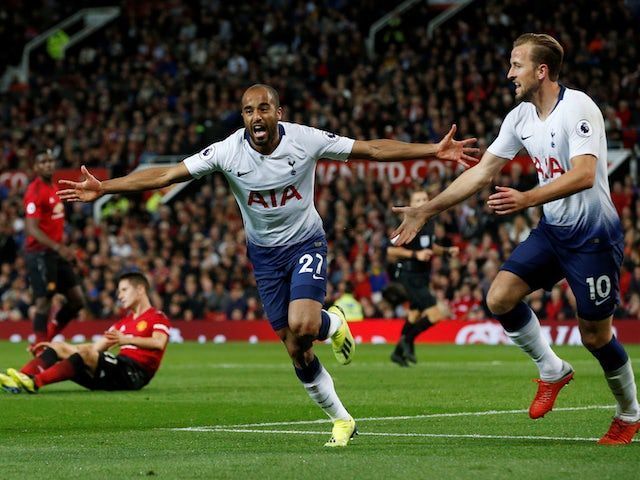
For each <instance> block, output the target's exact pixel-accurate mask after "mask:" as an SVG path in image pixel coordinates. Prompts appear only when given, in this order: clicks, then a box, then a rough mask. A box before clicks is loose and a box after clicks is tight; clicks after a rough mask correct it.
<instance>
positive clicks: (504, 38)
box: [0, 0, 640, 343]
mask: <svg viewBox="0 0 640 480" xmlns="http://www.w3.org/2000/svg"><path fill="white" fill-rule="evenodd" d="M446 3H452V2H446ZM83 4H84V2H73V1H70V2H69V1H67V2H61V1H54V0H50V1H32V2H19V1H8V2H3V5H2V6H0V20H1V22H2V23H1V24H0V44H2V45H5V46H11V48H3V49H2V51H1V52H0V62H1V63H0V72H3V71H5V70H6V69H7V67H8V66H10V65H15V64H16V63H17V62H18V61H19V60H20V56H21V52H22V47H23V46H24V45H25V44H26V43H27V41H29V40H30V39H32V38H34V37H36V36H37V35H38V34H39V33H41V32H44V31H46V30H47V29H48V28H50V27H52V26H54V25H55V24H57V23H58V22H59V21H61V20H63V19H64V18H67V17H68V16H69V15H71V14H73V13H74V12H76V11H77V10H79V9H80V8H81V7H82V6H84V5H83ZM94 4H96V5H100V4H104V5H113V2H110V3H106V2H94ZM638 4H639V2H637V1H626V2H625V1H622V0H619V1H614V2H607V1H597V2H587V1H578V2H551V1H541V2H535V4H533V3H532V2H526V1H520V0H511V1H501V2H497V1H491V0H487V1H483V0H478V1H475V2H471V6H468V7H466V8H463V9H461V10H460V11H459V12H458V13H456V14H455V15H454V16H452V18H450V19H448V20H447V21H446V22H444V23H443V24H441V25H440V26H439V27H438V28H436V29H435V30H434V31H433V32H432V36H431V37H430V30H429V28H428V26H429V25H430V22H431V21H433V20H434V19H436V18H437V16H438V15H439V14H441V13H442V12H443V11H445V10H446V8H447V6H448V5H440V4H437V5H432V6H429V5H428V4H427V3H426V2H415V5H413V6H412V7H411V8H409V9H408V10H407V11H406V12H405V13H403V14H400V15H397V16H396V17H394V18H393V19H392V20H391V21H390V22H388V24H386V26H385V27H384V28H382V29H381V30H380V31H379V32H378V33H377V35H376V37H375V47H374V50H373V52H371V51H370V50H368V47H369V45H368V44H367V37H368V34H369V29H370V27H371V26H372V24H374V22H375V21H376V20H377V19H379V18H380V17H382V16H384V15H385V14H386V13H388V10H389V2H383V1H375V0H364V1H359V2H350V1H346V0H344V1H342V0H326V1H319V0H318V1H313V0H309V1H294V0H291V1H289V0H272V1H261V2H257V1H246V2H233V3H230V2H216V1H212V2H206V1H202V2H197V1H191V2H189V1H179V0H170V1H154V2H135V3H132V2H122V3H121V4H120V7H121V14H120V16H118V17H117V19H115V20H113V21H112V22H110V23H108V24H107V25H106V26H105V27H104V28H101V29H99V30H97V31H95V32H94V33H92V34H91V35H90V36H88V37H87V38H85V39H84V40H83V41H81V42H79V43H78V44H76V45H74V46H72V47H70V48H69V49H67V51H66V52H65V55H64V56H63V57H61V58H57V57H59V51H57V50H56V48H55V44H53V45H52V42H49V44H48V45H47V44H44V45H43V46H42V47H40V48H37V49H36V50H35V51H34V52H33V53H32V54H31V56H30V69H29V75H28V78H27V79H26V81H23V80H24V79H20V78H17V77H14V78H9V81H8V82H7V83H6V87H7V90H6V91H4V92H2V94H1V98H2V101H1V104H0V106H1V108H0V142H1V143H0V146H1V148H0V171H1V177H0V180H1V184H0V330H1V331H2V332H3V333H2V335H1V336H2V338H8V337H9V335H10V334H20V335H24V333H26V332H27V331H28V330H29V329H30V326H29V325H30V323H29V322H28V319H29V318H30V317H31V316H32V315H33V312H32V310H31V304H32V299H31V294H30V291H29V288H28V281H27V276H26V269H25V264H24V259H23V257H22V254H21V247H22V244H23V242H24V220H23V212H22V192H23V189H24V187H25V186H26V184H25V181H26V179H28V178H31V171H30V161H31V160H32V159H33V157H34V155H35V153H36V152H38V151H41V150H42V149H44V148H51V149H53V151H54V152H55V154H56V156H57V159H58V167H59V168H61V169H65V170H64V172H65V174H66V175H75V174H77V173H74V172H77V170H78V168H79V166H80V165H83V164H84V165H87V166H88V167H89V168H90V169H96V171H97V172H99V173H100V175H102V176H103V177H112V176H118V175H123V174H126V173H127V172H129V171H131V170H132V169H134V168H137V167H139V166H141V165H142V166H144V165H147V164H150V163H151V162H154V161H156V160H157V157H159V156H173V158H178V159H180V158H182V157H184V156H186V155H188V154H190V153H192V152H194V151H197V150H199V149H201V148H202V147H204V146H206V145H208V144H209V143H212V142H214V141H217V140H219V139H221V138H223V137H224V136H226V135H227V134H229V133H231V132H233V131H234V130H235V129H237V128H239V127H240V126H241V119H240V114H239V108H238V102H239V98H240V95H241V93H242V91H243V90H244V89H245V88H246V87H247V86H249V85H251V84H253V83H257V82H262V83H268V84H271V85H273V86H274V87H275V88H276V89H277V90H278V91H279V92H280V96H281V102H282V104H283V105H284V107H285V119H286V120H288V121H294V122H299V123H305V124H309V125H312V126H316V127H318V128H322V129H326V130H330V131H334V132H336V133H339V134H341V135H346V136H350V137H354V138H359V139H368V138H394V139H399V140H404V141H412V142H435V141H438V140H439V139H440V138H441V137H442V136H443V134H444V133H445V132H446V131H447V130H448V128H449V126H450V125H451V124H452V123H457V125H458V129H459V136H463V137H467V136H476V137H478V138H479V143H480V146H481V148H483V149H484V148H486V146H487V145H488V144H489V143H490V142H491V140H492V139H493V138H494V137H495V135H496V134H497V131H498V129H499V127H500V121H501V119H502V118H503V116H504V115H505V114H506V113H507V112H508V111H509V110H510V109H511V108H512V106H513V94H512V92H511V88H510V86H509V84H508V82H507V80H506V78H505V72H506V70H507V58H508V52H509V50H510V48H511V42H512V40H513V39H514V38H515V37H517V36H518V35H519V34H520V33H522V32H523V31H545V32H549V33H551V34H554V35H556V36H557V37H558V38H559V39H560V41H561V42H562V43H563V45H564V47H565V49H566V62H565V65H564V68H563V71H562V74H561V78H562V79H563V80H564V83H566V84H567V85H568V86H571V87H575V88H578V89H583V90H586V91H587V92H588V93H589V94H590V95H591V96H592V97H593V98H594V99H595V101H596V102H597V103H598V105H599V106H600V107H601V109H602V112H603V115H604V117H605V122H606V127H607V135H608V139H609V146H610V148H611V149H615V150H616V153H615V154H614V153H613V152H612V157H615V158H618V157H619V158H621V159H622V161H621V163H620V164H619V165H615V167H616V168H615V170H614V171H613V172H612V174H611V176H610V182H611V186H612V196H613V199H614V203H615V205H616V208H617V210H618V212H619V213H620V215H621V218H622V220H623V224H624V228H625V263H624V266H623V271H622V278H621V291H622V294H623V302H622V305H621V306H620V308H619V309H618V311H616V314H615V315H616V317H617V318H619V319H627V321H625V322H619V325H620V326H622V325H624V327H619V328H623V329H624V330H625V332H626V331H628V332H630V333H629V335H631V336H633V337H634V338H635V336H636V335H640V327H639V325H640V324H638V323H637V322H638V321H639V320H640V195H639V190H638V178H637V167H636V164H637V156H638V152H639V141H640V67H639V65H640V52H639V51H638V47H637V46H638V45H640V32H639V31H638V29H637V25H638V22H639V20H640V16H639V15H640V14H639V5H638ZM525 7H526V8H525ZM541 19H544V20H541ZM72 28H73V27H72ZM67 33H69V34H72V33H73V32H72V31H68V32H67ZM63 41H64V40H63ZM372 53H373V55H372ZM5 78H6V77H5ZM336 166H337V164H333V163H326V164H325V163H322V164H321V165H320V167H319V169H318V176H319V178H318V187H317V191H316V204H317V208H318V210H319V212H320V214H321V216H322V218H323V220H324V226H325V229H326V231H327V234H328V238H329V244H330V249H329V251H330V257H329V261H330V266H329V280H330V281H329V291H328V296H327V303H328V304H330V303H331V302H333V301H334V300H335V299H337V298H338V297H340V296H341V295H343V294H344V292H345V289H346V286H347V282H349V283H351V284H352V285H353V293H354V295H355V297H356V298H357V299H358V301H359V302H360V303H361V304H362V306H363V310H364V314H365V317H367V318H375V319H387V320H377V321H376V322H377V323H372V322H364V323H363V324H362V325H363V326H358V325H355V326H354V331H355V333H356V334H360V335H361V336H363V337H364V338H365V339H366V340H368V341H374V342H375V341H376V339H378V340H380V338H381V337H380V336H379V335H378V336H376V328H380V329H382V330H384V331H388V332H397V331H398V330H399V328H397V324H396V323H394V322H392V321H390V320H388V319H394V318H398V317H400V316H402V314H403V311H402V307H400V308H398V309H395V310H394V308H392V307H391V306H390V305H388V304H387V303H386V302H385V301H384V300H383V299H382V298H381V295H380V292H381V290H382V288H384V286H385V285H386V284H387V283H388V281H389V278H390V270H389V267H390V266H389V265H388V264H387V262H386V258H385V249H386V246H387V245H388V238H389V232H390V231H391V230H392V229H393V227H394V226H396V225H397V224H398V221H399V220H398V218H396V216H395V215H393V214H392V213H391V206H392V205H400V204H405V203H406V202H407V195H408V193H409V192H410V191H411V190H412V189H414V188H425V189H426V190H427V191H428V192H429V194H430V195H435V194H437V193H438V192H439V191H441V190H442V189H443V188H445V187H446V186H447V185H448V183H449V182H450V181H451V179H452V178H453V177H454V175H455V173H456V172H455V171H454V170H453V169H452V167H451V166H450V165H444V164H441V163H439V162H429V163H425V162H422V163H420V164H411V163H409V164H407V165H405V166H395V167H385V168H386V169H379V168H377V167H375V166H372V165H355V166H354V167H353V168H352V169H351V170H349V171H348V172H345V171H340V172H338V171H336ZM58 175H61V174H60V173H59V174H58ZM389 177H392V178H393V181H392V182H391V181H389ZM498 183H500V184H508V185H511V186H514V187H515V188H519V189H527V188H530V187H531V186H533V185H535V183H536V178H535V172H534V171H533V170H532V168H531V167H530V164H529V163H528V161H527V159H520V160H519V161H514V162H512V163H511V164H510V165H509V166H508V168H507V169H506V170H505V172H504V175H503V178H501V179H500V181H499V182H498ZM165 194H169V195H171V196H173V198H172V199H171V200H170V201H168V202H167V203H166V204H163V203H161V202H160V200H161V198H162V195H165ZM488 194H489V190H488V189H487V190H486V191H484V192H481V193H480V194H478V195H477V196H475V197H473V198H471V199H469V200H468V201H467V202H465V203H464V204H462V205H460V206H458V207H456V208H454V209H452V210H451V211H449V212H447V213H445V214H441V215H439V216H438V217H437V222H438V226H437V235H438V238H439V242H440V243H442V244H444V245H459V246H460V247H461V252H462V253H461V256H460V257H459V258H458V259H447V258H445V259H440V258H436V259H434V261H433V262H432V275H431V284H432V288H433V290H434V291H435V292H436V293H437V295H438V296H439V297H440V298H441V299H443V300H445V301H446V302H448V303H449V305H450V307H451V310H452V312H453V316H454V317H455V318H456V319H457V321H456V322H453V323H450V325H457V326H456V327H455V328H456V331H459V330H460V329H462V328H464V325H465V324H464V323H463V322H467V321H470V320H483V319H486V318H487V311H486V308H485V306H484V304H483V298H484V295H485V294H486V292H487V290H488V286H489V284H490V282H491V280H492V279H493V277H494V276H495V274H496V271H497V268H498V267H499V265H500V264H501V262H502V261H503V260H504V259H505V258H506V257H507V256H508V255H509V253H510V252H511V251H512V250H513V248H514V246H515V245H517V244H518V243H519V242H520V241H521V240H523V239H524V238H526V236H527V234H528V232H529V230H530V229H531V228H532V227H534V226H535V224H536V222H537V221H538V219H539V217H540V210H539V209H529V210H528V211H526V212H523V213H522V214H518V215H516V216H513V217H511V218H506V219H501V218H497V217H496V216H493V215H491V214H490V213H489V211H488V209H487V208H486V206H485V200H486V198H487V196H488ZM66 239H67V241H68V243H69V244H72V245H73V246H74V247H76V248H77V252H78V254H77V259H76V264H77V267H78V270H79V272H80V273H81V275H82V279H83V280H82V281H83V287H84V289H85V291H86V293H87V296H88V298H89V310H88V312H87V314H86V315H85V318H83V320H85V322H84V323H83V324H82V325H80V326H77V325H76V326H74V327H73V328H76V329H78V330H77V331H78V332H80V331H82V332H84V333H85V334H87V335H89V334H91V332H92V331H95V332H99V331H101V328H102V327H101V326H102V323H100V322H99V320H101V319H103V320H104V319H110V318H114V317H115V316H117V314H118V307H117V305H116V303H115V283H114V279H115V278H116V277H117V274H118V272H120V271H122V270H123V269H124V268H130V267H134V266H135V267H137V268H140V269H141V270H143V271H145V272H147V273H148V276H149V278H150V280H151V281H152V283H153V286H154V289H155V291H156V293H155V295H154V298H153V301H154V304H155V305H156V306H157V307H159V308H161V309H163V310H164V311H165V312H166V313H167V314H168V315H169V316H170V318H172V319H174V320H185V321H190V322H191V324H190V325H189V326H188V327H186V330H188V331H189V332H192V333H189V335H192V336H193V338H197V337H198V336H199V335H198V332H219V333H220V332H221V333H220V334H224V335H225V337H226V338H228V339H233V338H236V337H234V335H239V336H238V337H237V338H249V337H250V336H251V335H256V337H255V338H257V339H262V338H269V335H270V334H269V331H268V324H267V322H265V321H261V320H259V319H260V318H262V315H263V312H262V309H261V306H260V302H259V300H258V298H257V291H256V287H255V283H254V280H253V277H252V275H250V274H247V272H249V271H250V265H249V263H248V261H247V258H246V251H245V245H244V235H243V232H242V221H241V219H240V216H239V211H238V209H237V206H236V204H235V201H234V199H233V197H232V196H231V195H230V192H229V189H228V187H227V185H226V183H225V182H224V180H223V179H222V178H221V177H219V176H216V175H213V176H210V177H207V178H205V179H203V180H201V181H194V182H191V183H190V184H189V185H187V186H186V187H185V188H183V189H182V190H180V191H178V189H176V190H174V191H171V192H161V193H157V194H145V195H132V196H128V197H114V198H111V199H109V202H108V203H106V204H104V205H103V206H102V207H101V208H100V211H99V212H98V213H97V214H96V211H94V208H93V207H92V206H91V205H83V204H72V205H68V206H67V230H66ZM529 303H530V305H531V306H532V308H533V309H534V310H535V311H536V313H537V315H538V316H539V318H541V319H545V320H546V321H548V328H549V331H550V335H552V337H553V338H554V339H557V338H558V337H559V336H563V337H562V338H563V339H564V340H563V341H564V342H566V343H571V342H570V339H571V338H572V335H573V333H572V332H573V330H571V329H572V328H574V324H573V322H572V321H571V320H572V319H573V317H574V310H573V307H572V304H573V300H572V298H571V292H570V291H569V290H567V288H566V286H564V285H559V286H556V287H555V288H554V289H553V291H552V292H550V293H544V292H541V291H539V292H534V294H532V295H531V296H530V298H529ZM227 320H228V321H230V322H234V323H233V324H229V323H226V321H227ZM634 321H635V322H634ZM249 322H251V323H249ZM365 324H366V325H365ZM482 325H485V326H484V327H482V329H481V330H480V331H479V333H478V332H476V336H477V338H493V339H496V340H495V341H497V342H501V341H502V340H501V337H499V336H498V337H496V335H498V334H496V333H495V332H494V330H492V329H491V326H490V325H489V326H487V324H484V323H483V324H482ZM365 327H366V328H365ZM565 327H566V328H567V329H568V330H564V328H565ZM439 328H445V329H446V327H439ZM451 328H453V327H451ZM227 329H231V330H232V331H233V332H236V333H229V331H227ZM359 329H360V330H359ZM186 330H185V331H186ZM432 330H435V331H436V333H435V334H434V333H433V331H430V334H431V335H437V334H438V333H437V329H432ZM574 330H575V329H574ZM365 331H366V332H367V333H365ZM237 332H241V333H237ZM563 332H564V333H563ZM449 333H451V332H449ZM396 334H397V333H396ZM442 334H443V335H444V334H445V333H442ZM625 335H626V334H625ZM212 338H215V336H214V335H211V336H209V337H206V336H205V339H206V340H210V339H212ZM217 338H219V339H220V338H222V337H217ZM382 338H384V337H382ZM621 338H622V339H623V341H628V340H625V336H624V335H623V336H621ZM627 338H631V337H627ZM179 339H180V338H179V335H177V336H176V338H175V340H179ZM387 339H388V340H391V339H392V338H387ZM446 341H455V335H454V338H453V340H452V339H451V338H448V339H447V340H446ZM576 341H577V340H576ZM636 341H638V342H640V338H638V339H637V340H636Z"/></svg>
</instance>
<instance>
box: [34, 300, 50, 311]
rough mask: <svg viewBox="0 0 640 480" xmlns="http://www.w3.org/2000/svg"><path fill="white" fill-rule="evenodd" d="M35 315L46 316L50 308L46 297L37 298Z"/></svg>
mask: <svg viewBox="0 0 640 480" xmlns="http://www.w3.org/2000/svg"><path fill="white" fill-rule="evenodd" d="M35 303H36V313H40V314H43V315H47V314H48V313H49V309H50V308H51V300H49V298H47V297H39V298H37V299H36V302H35Z"/></svg>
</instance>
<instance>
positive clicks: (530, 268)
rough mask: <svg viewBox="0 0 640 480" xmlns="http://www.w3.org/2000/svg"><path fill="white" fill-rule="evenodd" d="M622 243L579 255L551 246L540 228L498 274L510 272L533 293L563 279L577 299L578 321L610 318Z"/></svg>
mask: <svg viewBox="0 0 640 480" xmlns="http://www.w3.org/2000/svg"><path fill="white" fill-rule="evenodd" d="M622 258H623V242H619V243H616V244H614V245H612V246H611V247H610V248H607V249H602V250H600V251H581V250H575V249H568V248H563V246H562V245H558V244H554V242H552V240H551V239H550V238H549V236H547V235H546V234H545V233H544V231H543V230H542V229H540V228H535V229H534V230H532V231H531V235H529V238H527V239H526V240H525V241H524V242H522V243H520V245H518V246H517V247H516V249H515V250H514V251H513V253H512V254H511V256H510V257H509V259H508V260H507V261H506V262H505V263H504V265H502V268H501V270H506V271H508V272H512V273H514V274H516V275H517V276H518V277H520V278H521V279H522V280H524V281H525V282H526V283H527V285H529V286H530V287H531V289H532V290H537V289H539V288H544V289H545V290H551V288H552V287H553V286H554V285H555V284H556V283H558V282H559V281H560V280H562V279H563V278H566V279H567V282H569V286H570V287H571V290H572V291H573V294H574V295H575V297H576V303H577V309H578V317H580V318H582V319H584V320H604V319H606V318H609V316H611V315H612V314H613V312H614V310H615V309H616V306H617V305H618V304H619V303H620V266H621V265H622Z"/></svg>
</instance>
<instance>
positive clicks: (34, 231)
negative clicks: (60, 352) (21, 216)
mask: <svg viewBox="0 0 640 480" xmlns="http://www.w3.org/2000/svg"><path fill="white" fill-rule="evenodd" d="M33 167H34V171H35V173H36V175H37V177H36V178H35V180H33V181H32V182H31V183H30V184H29V186H28V187H27V191H26V192H25V194H24V212H25V217H26V232H27V239H26V243H25V254H26V263H27V269H28V272H29V282H30V283H31V289H32V291H33V296H34V299H35V305H36V315H35V318H34V321H33V331H34V333H35V336H36V340H35V343H40V342H44V341H47V340H51V339H52V338H53V337H54V336H55V335H56V334H57V333H59V332H60V331H61V330H62V329H63V328H64V327H65V326H66V325H67V324H68V323H69V322H70V321H71V320H73V319H74V318H75V317H76V316H77V314H78V312H79V311H80V309H81V308H83V307H84V306H85V299H84V294H83V293H82V289H81V288H80V285H79V283H78V279H77V278H76V275H75V273H74V272H73V267H72V266H71V263H70V261H71V260H72V259H73V256H74V252H73V250H72V249H71V248H69V247H67V246H65V245H64V244H63V243H62V234H63V231H64V205H63V203H62V201H61V200H60V198H59V197H58V193H57V189H56V187H55V186H54V185H53V184H52V183H51V179H52V177H53V172H54V170H55V159H54V158H53V156H52V155H51V152H49V151H47V152H45V153H41V154H39V155H38V156H37V157H36V160H35V162H34V165H33ZM56 292H60V293H62V294H63V295H64V296H65V298H66V302H65V304H64V305H63V306H62V308H61V309H60V310H59V311H58V313H57V314H56V316H55V319H54V320H53V321H52V322H51V323H50V324H49V325H48V326H47V321H48V319H49V310H50V308H51V297H52V296H53V295H54V294H55V293H56Z"/></svg>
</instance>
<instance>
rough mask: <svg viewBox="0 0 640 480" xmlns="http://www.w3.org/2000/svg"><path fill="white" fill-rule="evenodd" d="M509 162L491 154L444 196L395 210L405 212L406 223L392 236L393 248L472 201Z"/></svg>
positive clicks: (464, 174) (483, 157) (466, 173)
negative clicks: (435, 218)
mask: <svg viewBox="0 0 640 480" xmlns="http://www.w3.org/2000/svg"><path fill="white" fill-rule="evenodd" d="M508 161H509V159H507V158H500V157H496V156H495V155H493V154H491V153H489V152H488V151H487V152H485V154H484V155H483V156H482V160H480V163H478V165H476V166H475V167H474V168H471V169H469V170H466V171H464V172H462V174H461V175H460V176H459V177H458V178H456V179H455V180H454V181H453V183H451V185H449V186H448V187H447V188H446V189H445V190H444V191H443V192H442V193H440V194H439V195H437V196H436V197H434V198H432V199H431V200H429V201H428V202H427V203H425V204H424V205H421V206H419V207H393V211H394V212H396V213H403V214H404V220H403V221H402V224H401V225H400V226H399V227H398V228H396V230H395V231H394V232H393V233H392V234H391V241H392V242H393V243H394V245H397V246H399V245H404V244H405V243H407V242H410V241H411V240H412V239H413V237H415V236H416V235H417V233H418V232H419V231H420V229H421V228H422V226H423V225H424V224H425V223H426V222H427V221H428V220H429V219H430V218H431V217H433V216H435V215H437V214H438V213H440V212H443V211H445V210H447V209H449V208H451V207H453V206H454V205H456V204H458V203H460V202H462V201H463V200H465V199H466V198H469V197H470V196H471V195H473V194H474V193H476V192H478V191H480V190H482V189H483V188H485V187H486V186H487V185H489V184H490V183H491V179H492V178H493V177H494V176H495V175H496V174H497V173H498V172H500V169H501V168H502V167H503V166H504V165H505V164H506V163H507V162H508Z"/></svg>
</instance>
